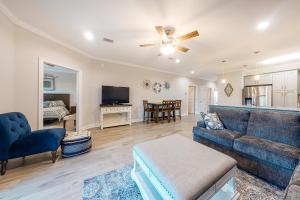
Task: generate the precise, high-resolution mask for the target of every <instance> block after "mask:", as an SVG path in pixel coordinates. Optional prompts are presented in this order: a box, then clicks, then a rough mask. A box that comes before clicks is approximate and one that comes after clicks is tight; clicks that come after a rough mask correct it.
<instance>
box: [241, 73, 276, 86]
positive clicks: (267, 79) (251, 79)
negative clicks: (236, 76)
mask: <svg viewBox="0 0 300 200" xmlns="http://www.w3.org/2000/svg"><path fill="white" fill-rule="evenodd" d="M270 84H272V74H261V75H259V79H257V80H255V76H245V77H244V85H245V86H251V85H270Z"/></svg>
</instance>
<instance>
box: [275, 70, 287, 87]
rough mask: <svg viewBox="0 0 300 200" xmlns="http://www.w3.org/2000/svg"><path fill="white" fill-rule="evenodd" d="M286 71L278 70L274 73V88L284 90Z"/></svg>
mask: <svg viewBox="0 0 300 200" xmlns="http://www.w3.org/2000/svg"><path fill="white" fill-rule="evenodd" d="M284 79H285V72H277V73H274V74H273V90H274V91H278V90H284Z"/></svg>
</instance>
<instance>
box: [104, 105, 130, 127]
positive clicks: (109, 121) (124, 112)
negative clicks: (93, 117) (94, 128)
mask: <svg viewBox="0 0 300 200" xmlns="http://www.w3.org/2000/svg"><path fill="white" fill-rule="evenodd" d="M126 124H129V125H131V105H115V106H100V128H101V129H103V128H105V127H112V126H120V125H126Z"/></svg>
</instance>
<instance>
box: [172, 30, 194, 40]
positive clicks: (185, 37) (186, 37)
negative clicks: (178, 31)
mask: <svg viewBox="0 0 300 200" xmlns="http://www.w3.org/2000/svg"><path fill="white" fill-rule="evenodd" d="M197 36H199V33H198V31H193V32H190V33H188V34H185V35H182V36H180V37H178V38H176V40H178V41H184V40H188V39H191V38H193V37H197Z"/></svg>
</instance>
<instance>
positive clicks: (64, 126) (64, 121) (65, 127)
mask: <svg viewBox="0 0 300 200" xmlns="http://www.w3.org/2000/svg"><path fill="white" fill-rule="evenodd" d="M66 122H67V120H64V128H66Z"/></svg>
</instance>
